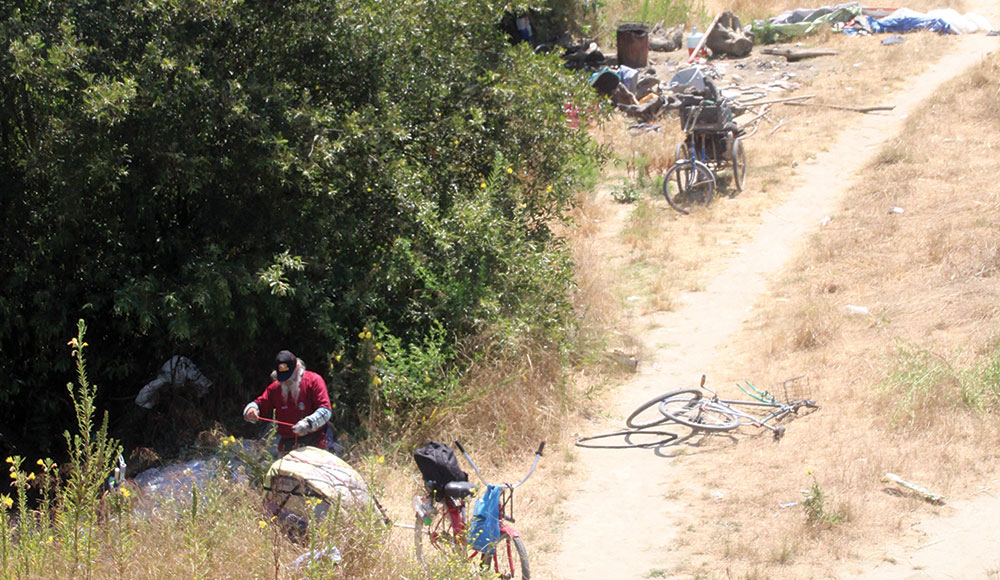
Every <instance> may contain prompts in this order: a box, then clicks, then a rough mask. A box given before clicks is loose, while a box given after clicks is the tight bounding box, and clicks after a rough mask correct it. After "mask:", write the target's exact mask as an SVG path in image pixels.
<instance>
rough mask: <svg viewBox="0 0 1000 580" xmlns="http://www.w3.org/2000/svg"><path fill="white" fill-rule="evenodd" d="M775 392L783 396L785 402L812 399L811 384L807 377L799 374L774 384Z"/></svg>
mask: <svg viewBox="0 0 1000 580" xmlns="http://www.w3.org/2000/svg"><path fill="white" fill-rule="evenodd" d="M774 390H775V392H777V393H781V394H782V396H784V399H783V401H784V402H785V403H789V404H790V403H795V402H801V401H813V400H814V399H813V393H812V385H811V384H810V381H809V377H808V376H806V375H801V376H798V377H794V378H791V379H787V380H784V381H782V382H780V383H778V384H777V385H776V386H775V389H774Z"/></svg>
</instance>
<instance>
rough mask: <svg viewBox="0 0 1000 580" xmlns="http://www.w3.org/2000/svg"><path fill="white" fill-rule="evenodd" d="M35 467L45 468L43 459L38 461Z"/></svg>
mask: <svg viewBox="0 0 1000 580" xmlns="http://www.w3.org/2000/svg"><path fill="white" fill-rule="evenodd" d="M35 465H41V466H42V467H45V461H44V460H43V459H39V460H38V461H36V462H35Z"/></svg>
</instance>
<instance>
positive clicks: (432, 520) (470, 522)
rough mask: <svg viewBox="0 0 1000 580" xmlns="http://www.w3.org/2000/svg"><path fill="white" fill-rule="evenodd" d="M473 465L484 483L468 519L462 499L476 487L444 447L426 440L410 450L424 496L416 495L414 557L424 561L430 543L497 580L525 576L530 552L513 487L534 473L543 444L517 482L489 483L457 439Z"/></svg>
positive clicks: (525, 578) (529, 572)
mask: <svg viewBox="0 0 1000 580" xmlns="http://www.w3.org/2000/svg"><path fill="white" fill-rule="evenodd" d="M455 447H457V448H458V449H459V451H461V452H462V455H464V456H465V459H466V460H467V461H468V462H469V465H471V466H472V469H473V471H475V473H476V476H477V477H478V478H479V481H480V482H482V484H483V485H484V486H486V490H485V491H484V493H483V494H482V496H481V498H480V500H479V501H477V503H476V506H475V511H474V513H473V516H472V517H471V518H469V517H468V514H467V505H466V501H467V500H469V498H471V497H473V496H475V495H476V493H477V486H476V485H475V484H473V483H471V482H469V481H468V476H467V475H466V474H465V472H463V471H462V470H461V469H460V468H459V467H458V463H457V462H456V461H455V460H454V454H453V452H452V451H451V449H450V448H448V446H446V445H443V444H440V443H430V444H428V445H425V446H423V447H421V448H418V449H417V451H416V452H414V460H415V461H416V462H417V467H418V468H419V469H420V472H421V476H422V478H423V483H424V489H425V492H426V493H425V494H424V495H422V496H418V497H416V498H414V501H413V504H414V510H415V512H416V514H415V520H414V542H415V548H416V556H417V560H418V561H421V562H425V559H426V557H427V553H426V548H428V547H433V548H435V549H438V550H443V551H448V552H452V553H455V554H458V555H460V556H461V557H464V558H466V559H468V560H469V561H476V562H477V564H478V565H479V566H481V567H483V568H488V569H490V570H492V571H493V573H494V574H496V575H497V577H499V578H503V579H513V578H517V579H521V580H528V579H529V578H530V577H531V570H530V566H529V563H528V552H527V550H526V549H525V547H524V541H523V540H522V539H521V534H520V533H518V531H517V530H516V529H514V527H513V526H512V525H511V524H513V523H514V489H516V488H518V487H520V486H521V485H523V484H524V482H526V481H528V478H530V477H531V475H532V474H533V473H534V472H535V467H537V466H538V460H539V459H540V458H541V456H542V451H543V450H544V448H545V442H544V441H542V442H541V444H539V446H538V450H537V451H535V459H534V462H533V463H532V464H531V469H530V470H528V474H527V475H525V476H524V479H522V480H521V481H520V482H518V483H515V484H510V483H503V484H491V483H488V482H487V481H486V480H485V479H484V478H483V475H482V473H481V472H480V471H479V467H477V466H476V463H475V462H474V461H473V460H472V457H470V456H469V454H468V453H467V452H466V451H465V448H464V447H462V444H461V443H459V442H458V441H455Z"/></svg>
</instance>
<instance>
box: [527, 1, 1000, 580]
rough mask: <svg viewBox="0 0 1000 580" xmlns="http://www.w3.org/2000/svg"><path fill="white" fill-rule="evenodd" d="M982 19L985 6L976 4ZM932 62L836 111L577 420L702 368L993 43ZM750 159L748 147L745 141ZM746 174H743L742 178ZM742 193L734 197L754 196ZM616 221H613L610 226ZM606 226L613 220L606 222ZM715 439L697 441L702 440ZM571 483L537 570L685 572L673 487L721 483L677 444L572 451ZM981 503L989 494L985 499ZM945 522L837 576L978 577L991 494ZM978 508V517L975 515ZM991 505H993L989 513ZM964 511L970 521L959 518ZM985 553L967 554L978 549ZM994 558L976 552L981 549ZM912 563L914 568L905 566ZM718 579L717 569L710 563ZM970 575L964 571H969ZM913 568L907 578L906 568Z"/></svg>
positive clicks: (700, 456) (689, 379)
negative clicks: (823, 225)
mask: <svg viewBox="0 0 1000 580" xmlns="http://www.w3.org/2000/svg"><path fill="white" fill-rule="evenodd" d="M980 13H983V14H984V15H986V16H987V17H988V18H990V19H991V20H994V19H995V14H991V13H984V12H980ZM950 46H952V47H953V49H954V50H952V51H951V52H950V53H949V54H947V55H945V56H944V57H943V58H942V59H941V60H940V61H939V62H938V63H937V64H936V65H934V66H932V67H931V68H930V69H929V70H927V71H926V72H925V73H924V74H922V75H921V76H919V77H918V78H914V79H913V80H912V82H911V83H910V88H909V89H907V90H905V91H903V92H901V93H898V94H896V95H895V97H894V98H893V99H891V102H894V103H895V104H896V108H895V110H893V111H891V112H890V113H886V114H870V115H856V116H848V115H845V117H844V120H845V123H849V125H847V126H846V127H845V129H844V130H843V131H842V132H841V134H840V136H839V138H838V139H837V141H836V142H835V143H833V144H831V146H830V147H829V149H828V150H826V151H824V152H823V153H821V154H819V155H817V156H816V158H815V162H812V163H806V164H803V165H802V166H800V167H799V168H798V170H797V171H798V175H797V180H798V183H799V184H800V185H798V186H797V187H796V188H795V189H794V191H793V192H792V193H791V194H790V195H789V197H788V199H787V201H786V202H785V203H783V204H782V205H780V206H778V207H775V208H773V209H771V210H770V211H767V212H766V213H765V214H764V215H763V216H762V217H761V224H760V227H759V229H758V231H757V233H756V235H755V236H754V237H753V238H752V240H750V241H749V242H748V243H746V244H745V245H744V246H743V247H742V248H741V249H740V250H739V251H738V252H737V253H736V254H735V255H734V256H733V257H731V258H728V259H727V260H726V262H725V265H724V267H723V268H722V271H721V274H719V275H718V276H717V277H715V278H714V279H712V280H705V281H704V284H703V288H704V290H703V291H700V292H692V293H687V294H685V295H683V296H682V297H681V299H680V300H679V301H678V305H677V307H676V309H675V310H674V311H672V312H659V313H656V314H654V315H651V316H648V317H646V318H644V319H642V320H641V321H639V322H640V327H639V328H636V329H635V331H634V332H635V335H636V336H639V337H641V338H642V340H643V341H644V343H645V344H644V349H643V350H644V352H647V353H649V354H648V356H647V357H646V359H645V360H643V361H641V362H640V366H639V371H638V373H637V374H636V376H635V378H634V380H632V381H631V382H629V383H628V384H624V385H622V386H621V387H620V390H619V391H618V393H617V394H616V401H617V402H618V408H617V409H610V410H609V415H610V416H611V417H613V419H612V420H608V421H606V422H605V423H604V424H598V423H595V424H593V425H589V426H587V427H586V430H587V431H588V432H592V433H598V432H604V431H612V430H617V429H621V428H622V427H623V424H624V421H623V419H624V417H626V416H627V415H628V414H629V413H630V412H631V410H632V409H634V408H635V407H636V406H637V405H639V404H640V403H642V402H644V401H647V400H649V399H651V398H653V397H654V396H656V395H659V394H661V393H663V392H666V391H669V390H673V389H677V388H682V387H688V386H696V384H697V380H698V378H699V377H700V375H701V374H702V373H704V372H709V370H710V369H711V368H712V366H713V364H714V363H715V362H716V356H717V353H718V352H719V349H720V348H721V347H722V346H724V345H725V344H726V343H727V341H728V339H729V337H730V336H731V335H732V334H734V333H735V332H736V331H737V330H739V329H740V328H741V326H742V325H743V324H744V323H745V321H746V320H747V318H748V316H749V313H750V311H751V309H752V308H753V306H754V304H756V302H757V299H758V297H759V296H761V295H762V294H763V293H764V292H766V290H767V284H768V282H769V280H770V279H771V277H772V276H773V275H775V274H776V273H778V272H780V271H781V269H782V267H783V265H784V264H785V263H786V262H787V261H788V260H789V259H790V258H791V257H792V256H793V254H794V253H795V252H796V249H797V248H798V246H799V245H800V243H801V241H802V240H803V239H804V237H805V236H806V235H807V234H808V233H809V232H810V231H812V230H814V229H815V228H818V227H819V223H820V221H821V220H822V219H823V217H824V216H827V215H831V214H833V213H834V212H835V209H836V207H837V204H838V201H839V199H840V197H841V195H842V193H843V192H845V191H847V190H848V189H849V188H850V187H851V185H852V181H851V179H850V177H849V176H851V175H854V174H855V173H856V172H857V170H858V169H860V168H861V167H863V166H864V165H865V164H867V163H868V162H869V161H871V159H872V157H873V156H874V154H875V153H876V152H877V151H878V150H879V148H880V147H881V146H882V145H883V144H884V143H886V142H887V141H889V140H890V139H892V138H893V137H894V136H895V135H897V134H898V132H899V131H900V130H901V128H902V121H903V119H904V118H905V117H906V115H907V114H908V113H909V112H910V111H912V110H914V108H915V107H916V106H917V105H918V104H919V102H920V101H921V100H923V99H924V98H926V97H927V96H929V95H930V94H931V93H932V92H933V91H934V90H935V89H937V88H938V87H939V86H942V85H945V84H946V83H948V82H949V80H950V79H952V78H954V77H956V76H957V75H960V74H962V72H963V71H964V70H965V69H966V68H967V67H969V66H971V65H973V64H975V63H977V62H979V61H980V60H981V58H982V56H984V55H985V54H986V53H987V52H988V51H990V50H995V49H996V48H997V47H998V41H997V39H996V38H993V37H986V36H985V35H982V34H978V35H970V36H966V37H962V38H960V39H958V42H956V43H954V44H951V45H950ZM750 149H751V150H750V167H751V172H752V171H753V157H752V155H753V153H752V147H751V148H750ZM751 179H752V177H751ZM750 187H751V190H750V191H748V192H746V193H745V194H744V195H753V191H752V188H753V184H752V181H751V184H750ZM619 225H620V224H619ZM609 227H613V225H612V224H609ZM712 445H715V443H712V442H710V443H708V446H712ZM575 453H576V455H577V456H578V457H579V460H578V461H577V472H578V475H577V477H576V485H575V489H574V486H570V490H569V499H568V500H566V502H565V505H564V510H563V511H564V512H565V513H567V514H570V515H569V520H568V521H566V522H565V523H564V525H563V532H562V538H561V542H560V546H561V549H562V551H561V553H560V554H559V555H558V556H556V557H554V558H552V562H551V565H550V567H551V568H552V569H550V570H544V569H543V570H539V574H538V577H540V578H564V579H566V580H570V579H572V580H586V579H591V578H593V579H602V580H603V579H608V578H615V579H640V578H652V577H655V578H688V577H691V576H690V575H687V574H684V573H680V572H678V571H679V570H684V569H685V567H684V562H685V558H686V557H688V556H690V554H691V553H692V552H691V550H692V549H693V547H690V546H688V547H684V546H677V545H675V544H674V543H673V542H672V540H674V539H676V538H677V535H678V531H679V530H682V529H684V527H685V526H686V521H688V518H690V517H692V516H690V515H688V514H685V513H684V511H683V510H684V507H683V504H682V502H679V501H676V500H675V499H674V498H676V494H677V492H678V490H681V489H683V490H685V492H686V493H695V494H701V495H702V496H703V497H705V496H707V497H710V496H711V494H713V493H720V490H714V489H705V488H702V487H700V486H699V483H698V481H697V480H696V478H695V477H692V474H695V473H697V472H698V471H702V470H706V469H708V470H711V469H715V468H719V467H722V466H721V465H714V464H713V462H715V463H716V464H717V463H719V462H720V459H718V458H713V454H712V453H710V452H709V453H697V452H695V453H690V452H689V453H686V454H685V456H684V457H682V458H673V457H670V456H669V451H667V453H654V452H653V451H650V450H597V449H577V450H576V451H575ZM990 500H992V501H990ZM950 509H951V510H952V511H953V513H954V514H955V516H954V518H955V519H954V520H940V521H936V522H932V521H928V522H925V523H923V524H921V529H922V530H923V531H924V534H925V537H924V539H925V540H926V541H925V542H923V543H919V544H918V543H915V542H914V540H913V539H912V538H911V539H909V540H907V541H908V542H909V544H907V543H906V542H905V541H904V542H903V543H901V544H900V545H899V546H890V547H879V548H873V550H872V552H871V554H869V555H868V556H870V560H867V561H870V562H872V564H871V566H867V567H866V566H863V565H862V566H856V567H855V568H856V569H855V570H851V571H845V573H844V575H843V576H842V577H848V576H849V575H850V574H858V575H857V576H855V577H864V578H907V577H912V578H950V577H983V574H984V573H985V571H987V570H989V569H990V567H991V566H992V567H997V566H998V565H1000V557H993V556H992V555H991V554H993V553H995V546H996V542H997V540H998V538H997V534H996V533H994V534H993V535H992V536H990V535H989V534H986V533H984V531H983V530H979V529H977V527H976V526H975V525H974V524H975V523H977V522H982V524H981V525H982V526H986V525H989V522H991V521H995V520H994V517H991V516H1000V502H996V501H995V499H993V498H991V497H983V498H979V499H978V500H977V501H973V502H969V503H960V502H956V503H954V504H953V505H952V507H951V508H950ZM984 511H985V512H986V514H985V515H986V516H987V517H981V516H982V515H984ZM991 512H995V513H991ZM970 515H971V516H972V518H974V519H973V520H972V521H971V522H970V518H969V516H970ZM951 535H956V536H957V537H959V538H960V539H961V541H962V545H963V546H964V547H965V548H964V550H965V551H964V552H963V553H964V554H966V555H967V557H966V558H962V559H963V560H965V563H964V566H965V567H962V565H956V564H954V561H955V560H957V559H959V558H958V556H959V553H958V552H956V547H955V546H954V545H953V543H952V542H951V541H946V540H947V537H948V536H951ZM983 554H986V555H988V556H982V557H980V558H978V559H977V558H976V556H977V555H983ZM987 557H988V558H993V561H984V560H983V558H987ZM915 570H916V572H915ZM719 573H720V574H721V576H720V577H725V576H724V571H719ZM970 573H972V575H970ZM910 574H918V575H912V576H911V575H910Z"/></svg>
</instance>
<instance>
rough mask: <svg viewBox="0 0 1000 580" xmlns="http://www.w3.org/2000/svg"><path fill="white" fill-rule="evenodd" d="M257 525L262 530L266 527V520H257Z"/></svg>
mask: <svg viewBox="0 0 1000 580" xmlns="http://www.w3.org/2000/svg"><path fill="white" fill-rule="evenodd" d="M257 525H258V526H260V529H262V530H263V529H264V528H266V527H267V522H265V521H264V520H259V521H258V522H257Z"/></svg>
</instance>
